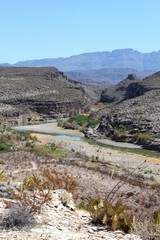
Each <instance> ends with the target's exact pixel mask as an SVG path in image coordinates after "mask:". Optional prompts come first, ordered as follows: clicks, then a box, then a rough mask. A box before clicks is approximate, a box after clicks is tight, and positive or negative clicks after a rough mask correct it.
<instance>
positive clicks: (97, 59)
mask: <svg viewBox="0 0 160 240" xmlns="http://www.w3.org/2000/svg"><path fill="white" fill-rule="evenodd" d="M0 65H1V66H6V67H7V66H13V67H46V66H47V67H48V66H54V67H56V68H58V69H59V70H60V71H63V72H65V73H66V75H67V76H69V77H71V78H73V79H75V80H79V81H83V82H86V83H87V84H89V85H90V82H92V81H93V82H94V84H99V83H100V85H103V84H104V85H110V84H113V83H116V82H118V81H120V80H122V79H124V78H125V77H127V75H128V74H130V73H135V74H136V75H137V76H138V77H139V78H144V77H146V76H148V75H151V74H152V73H154V72H156V71H159V70H160V51H157V52H151V53H141V52H139V51H136V50H133V49H131V48H128V49H117V50H113V51H111V52H109V51H104V52H92V53H82V54H79V55H74V56H71V57H67V58H47V59H38V60H27V61H21V62H17V63H15V64H9V63H2V64H0Z"/></svg>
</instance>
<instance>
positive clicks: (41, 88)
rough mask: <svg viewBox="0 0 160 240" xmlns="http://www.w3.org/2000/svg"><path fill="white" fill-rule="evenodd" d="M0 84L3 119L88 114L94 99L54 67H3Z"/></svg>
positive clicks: (0, 113) (81, 86)
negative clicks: (87, 111)
mask: <svg viewBox="0 0 160 240" xmlns="http://www.w3.org/2000/svg"><path fill="white" fill-rule="evenodd" d="M0 85H1V89H0V106H1V109H0V117H1V120H2V119H3V120H5V119H8V118H9V119H11V120H13V118H15V119H16V118H17V119H22V118H28V119H32V118H33V116H34V117H35V116H37V117H43V118H45V117H48V118H56V117H66V116H71V115H74V114H78V113H80V112H85V111H86V110H87V109H88V108H89V107H90V102H91V98H93V97H94V94H92V97H90V96H91V92H92V91H91V90H89V89H86V87H84V86H83V85H82V84H80V83H78V82H75V81H72V80H70V79H68V78H67V77H66V76H65V75H64V74H63V73H62V72H59V71H58V70H57V69H56V68H53V67H50V68H47V67H45V68H29V67H28V68H24V67H23V68H22V67H1V68H0ZM92 93H93V92H92ZM89 95H90V96H89ZM95 98H96V96H95Z"/></svg>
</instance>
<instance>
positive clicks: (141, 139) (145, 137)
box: [135, 132, 152, 144]
mask: <svg viewBox="0 0 160 240" xmlns="http://www.w3.org/2000/svg"><path fill="white" fill-rule="evenodd" d="M135 138H136V140H137V141H138V143H140V144H143V143H145V142H146V141H147V140H150V139H151V138H152V136H151V135H150V134H149V133H146V132H145V133H137V134H135Z"/></svg>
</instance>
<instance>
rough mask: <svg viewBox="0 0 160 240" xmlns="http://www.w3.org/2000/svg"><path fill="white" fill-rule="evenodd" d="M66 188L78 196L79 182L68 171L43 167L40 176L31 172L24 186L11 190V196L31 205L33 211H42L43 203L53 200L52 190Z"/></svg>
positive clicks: (26, 204)
mask: <svg viewBox="0 0 160 240" xmlns="http://www.w3.org/2000/svg"><path fill="white" fill-rule="evenodd" d="M56 189H65V190H67V191H68V192H71V193H72V194H73V197H74V198H76V197H77V194H78V183H77V182H76V180H75V179H74V178H73V177H72V176H70V175H68V174H67V173H61V172H58V171H56V170H50V169H48V168H43V169H41V170H40V174H39V176H37V175H36V174H30V175H28V176H26V177H25V178H24V180H23V184H22V186H20V187H19V188H17V190H12V189H11V190H10V193H11V196H12V197H13V198H14V199H15V200H17V201H19V202H20V203H22V204H23V205H25V206H29V208H30V211H31V212H40V211H41V207H42V206H43V204H45V203H48V202H49V201H51V200H52V194H51V190H56Z"/></svg>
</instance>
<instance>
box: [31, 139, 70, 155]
mask: <svg viewBox="0 0 160 240" xmlns="http://www.w3.org/2000/svg"><path fill="white" fill-rule="evenodd" d="M28 150H30V151H31V152H34V153H35V154H36V155H39V156H41V157H47V158H59V157H64V156H65V155H66V151H65V150H64V149H62V148H60V147H58V146H56V145H55V144H54V143H50V144H46V145H43V146H42V145H41V146H35V145H34V144H31V146H30V147H28Z"/></svg>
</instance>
